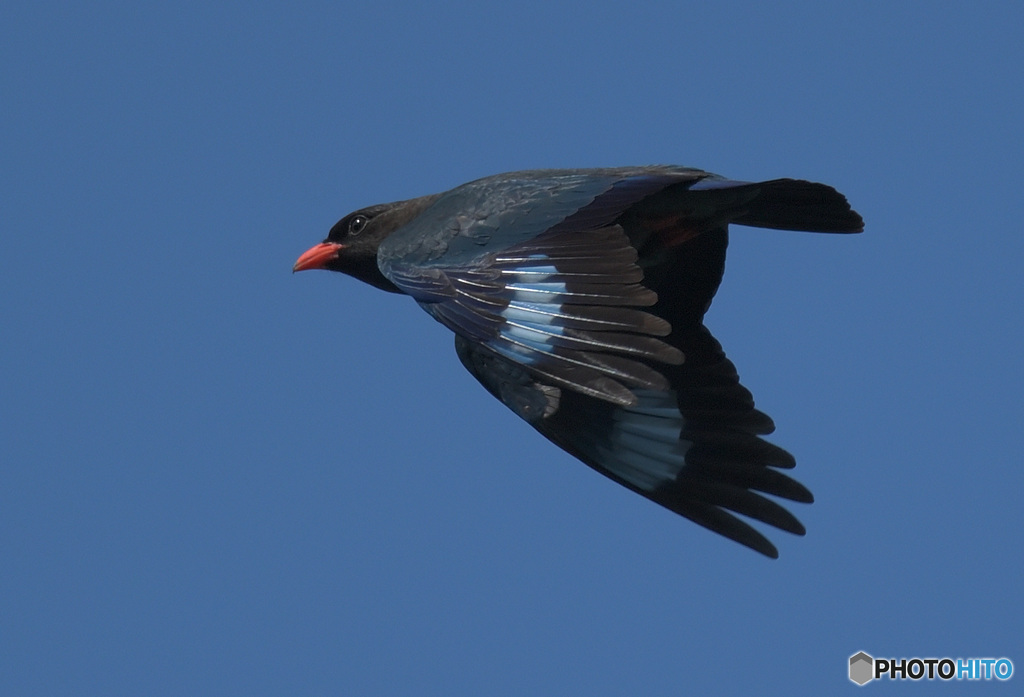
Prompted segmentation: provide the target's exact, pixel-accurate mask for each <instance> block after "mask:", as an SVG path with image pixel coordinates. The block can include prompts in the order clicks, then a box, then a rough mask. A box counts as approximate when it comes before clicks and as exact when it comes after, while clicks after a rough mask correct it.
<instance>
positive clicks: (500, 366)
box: [293, 165, 864, 558]
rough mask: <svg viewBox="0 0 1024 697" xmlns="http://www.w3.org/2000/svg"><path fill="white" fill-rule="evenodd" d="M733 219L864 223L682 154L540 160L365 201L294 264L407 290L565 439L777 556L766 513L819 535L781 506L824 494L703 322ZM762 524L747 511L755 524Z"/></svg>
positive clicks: (493, 385)
mask: <svg viewBox="0 0 1024 697" xmlns="http://www.w3.org/2000/svg"><path fill="white" fill-rule="evenodd" d="M730 224H736V225H744V226H751V227H757V228H770V229H783V230H794V231H806V232H822V233H857V232H862V231H863V229H864V222H863V219H862V218H861V216H860V215H859V214H857V213H856V212H855V211H854V210H853V209H852V208H851V206H850V204H849V203H848V202H847V199H846V198H845V197H844V196H843V195H842V194H840V193H839V192H838V191H836V190H835V189H834V188H832V187H830V186H827V185H825V184H819V183H814V182H809V181H804V180H798V179H773V180H769V181H762V182H746V181H736V180H732V179H727V178H725V177H722V176H719V175H716V174H712V173H710V172H706V171H703V170H700V169H694V168H689V167H681V166H674V165H652V166H640V167H617V168H600V169H538V170H527V171H520V172H508V173H504V174H498V175H494V176H489V177H484V178H482V179H477V180H475V181H471V182H469V183H466V184H463V185H461V186H458V187H456V188H454V189H451V190H450V191H446V192H444V193H439V194H432V195H428V196H421V197H419V198H412V199H408V200H403V201H397V202H394V203H386V204H380V205H374V206H369V207H367V208H361V209H359V210H356V211H354V212H352V213H350V214H348V215H346V216H345V217H343V218H342V219H341V220H340V221H338V222H337V223H336V224H335V225H334V226H333V227H332V228H331V229H330V232H329V234H328V235H327V238H326V239H325V240H324V241H323V242H322V243H320V244H317V245H315V246H313V247H312V248H310V249H309V250H308V251H306V252H305V253H303V254H302V255H301V256H300V257H299V258H298V260H297V261H296V262H295V265H294V267H293V272H295V271H305V270H309V269H324V270H329V271H338V272H341V273H344V274H347V275H349V276H352V277H354V278H356V279H359V280H360V281H363V282H365V283H368V284H370V285H372V286H375V287H376V288H379V289H381V290H384V291H387V292H390V293H402V294H405V295H409V296H411V297H412V298H413V300H415V301H416V302H417V303H418V304H419V305H420V306H421V307H422V308H423V309H424V310H426V312H427V313H428V314H430V315H431V316H432V317H433V318H434V319H435V320H437V321H438V322H440V323H441V324H443V325H444V326H446V327H447V328H448V329H450V330H451V331H452V332H454V334H455V350H456V354H457V355H458V358H459V359H460V361H461V362H462V364H463V365H464V366H465V368H466V369H467V370H468V371H469V372H470V374H472V375H473V377H474V378H476V379H477V380H478V381H479V382H480V384H481V385H483V387H484V388H485V389H486V390H487V391H488V392H490V393H491V394H492V395H493V396H494V397H496V398H497V399H498V400H500V401H501V402H502V403H504V404H505V406H507V407H508V408H509V409H510V410H512V411H513V412H514V413H515V414H516V415H517V416H519V417H520V418H521V419H523V420H524V421H526V422H527V423H528V424H530V426H532V427H533V428H534V429H536V430H537V431H539V432H540V433H541V434H542V435H543V436H545V437H546V438H547V439H548V440H550V441H551V442H553V443H554V444H555V445H557V446H558V447H560V448H562V449H563V450H565V451H566V452H568V453H570V454H571V455H573V456H575V457H576V458H578V459H579V460H581V461H582V462H583V463H585V464H586V465H588V466H590V467H591V468H593V469H594V470H596V471H598V472H600V473H601V474H603V475H605V476H606V477H608V478H609V479H611V480H613V481H615V482H617V483H619V484H621V485H622V486H625V487H626V488H628V489H631V490H632V491H634V492H636V493H638V494H640V495H641V496H644V497H645V498H647V499H649V500H651V501H653V502H655V503H658V504H660V505H661V506H664V507H665V508H667V509H669V510H670V511H673V512H675V513H677V514H679V515H681V516H683V517H685V518H687V519H689V520H691V521H693V522H694V523H697V524H699V525H701V526H703V527H705V528H707V529H709V530H711V531H713V532H715V533H718V534H720V535H722V536H724V537H726V538H729V539H731V540H733V541H735V542H738V543H740V544H742V545H745V546H747V547H749V548H750V549H753V550H755V551H757V552H759V553H761V554H763V555H765V556H767V557H771V558H777V557H778V549H777V548H776V547H775V545H774V544H773V543H772V542H771V541H769V540H768V538H767V537H766V536H765V535H764V534H763V533H762V532H761V531H760V530H758V529H757V528H755V527H754V525H752V523H753V522H755V521H756V522H758V523H760V524H765V525H768V526H772V527H774V528H777V529H779V530H783V531H786V532H789V533H793V534H795V535H804V534H805V532H806V530H805V528H804V526H803V524H801V523H800V521H799V520H797V518H796V517H795V516H794V515H793V514H792V513H791V512H790V511H789V510H787V509H786V508H785V507H783V506H782V505H781V504H780V503H778V502H777V501H776V500H775V499H785V500H788V501H792V502H799V503H811V502H813V500H814V498H813V496H812V494H811V492H810V491H809V490H808V489H807V488H806V487H805V486H804V485H802V484H800V483H799V482H797V481H796V480H795V479H793V478H792V477H790V476H788V475H787V474H785V473H784V472H783V471H784V470H789V469H791V468H793V467H794V466H795V464H796V460H795V459H794V457H793V456H792V455H791V454H790V453H789V452H787V451H786V450H784V449H782V448H781V447H779V446H777V445H774V444H773V443H770V442H768V441H766V440H764V439H763V438H762V436H765V435H767V434H770V433H772V432H773V431H774V430H775V424H774V422H773V421H772V419H771V418H770V417H769V416H768V415H767V414H765V413H763V412H761V411H759V410H758V409H756V408H755V406H754V400H753V396H752V395H751V393H750V392H749V390H747V389H746V388H745V387H743V386H742V385H741V384H740V380H739V376H738V374H737V371H736V368H735V366H734V365H733V363H732V362H731V361H730V360H729V359H728V358H726V356H725V353H724V351H723V349H722V347H721V345H720V344H719V343H718V341H717V340H716V339H715V338H714V337H713V336H712V334H711V332H710V331H709V330H708V329H707V328H706V327H705V325H704V315H705V313H706V312H707V310H708V307H709V306H710V304H711V300H712V298H713V296H714V295H715V292H716V291H717V289H718V286H719V284H720V282H721V280H722V275H723V272H724V268H725V253H726V246H727V244H728V226H729V225H730ZM748 521H749V522H748Z"/></svg>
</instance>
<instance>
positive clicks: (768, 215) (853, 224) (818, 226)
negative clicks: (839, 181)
mask: <svg viewBox="0 0 1024 697" xmlns="http://www.w3.org/2000/svg"><path fill="white" fill-rule="evenodd" d="M751 186H752V187H756V188H757V194H756V195H755V196H754V197H753V198H752V199H750V200H749V201H748V202H747V203H746V204H745V205H744V206H743V208H744V211H743V213H742V214H741V215H739V216H737V217H735V218H733V220H732V222H734V223H737V224H739V225H751V226H753V227H764V228H774V229H780V230H802V231H805V232H862V231H863V230H864V220H863V219H862V218H861V217H860V215H858V214H857V212H856V211H854V210H853V209H852V208H850V204H849V202H847V200H846V197H845V196H843V195H842V194H841V193H839V192H838V191H836V190H835V189H833V188H832V187H831V186H827V185H825V184H817V183H815V182H808V181H803V180H800V179H773V180H771V181H766V182H761V183H759V184H752V185H751Z"/></svg>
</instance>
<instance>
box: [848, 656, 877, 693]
mask: <svg viewBox="0 0 1024 697" xmlns="http://www.w3.org/2000/svg"><path fill="white" fill-rule="evenodd" d="M874 672H875V659H873V658H872V657H871V656H869V655H867V654H866V653H864V652H863V651H859V652H857V653H855V654H853V655H852V656H850V680H852V681H854V682H855V683H857V684H858V685H865V684H867V683H868V682H869V681H871V680H872V679H873V678H874V675H873V674H874Z"/></svg>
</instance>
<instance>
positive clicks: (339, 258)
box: [292, 196, 437, 293]
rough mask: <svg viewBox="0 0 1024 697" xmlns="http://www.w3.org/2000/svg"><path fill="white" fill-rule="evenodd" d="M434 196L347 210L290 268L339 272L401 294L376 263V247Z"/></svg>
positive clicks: (431, 201)
mask: <svg viewBox="0 0 1024 697" xmlns="http://www.w3.org/2000/svg"><path fill="white" fill-rule="evenodd" d="M436 199H437V196H423V197H420V198H414V199H409V200H408V201H397V202H395V203H382V204H379V205H376V206H370V207H368V208H361V209H359V210H357V211H355V212H352V213H349V214H348V215H346V216H345V217H344V218H342V219H341V220H339V221H338V222H337V223H335V225H334V227H332V228H331V231H330V232H329V233H328V235H327V239H325V240H324V241H323V242H321V243H320V244H318V245H315V246H313V247H311V248H310V249H308V250H306V251H305V252H304V253H303V254H302V255H301V256H300V257H299V258H298V260H297V261H296V262H295V266H293V267H292V271H293V272H294V271H307V270H309V269H324V270H326V271H340V272H342V273H345V274H348V275H349V276H352V277H354V278H358V279H359V280H360V281H364V282H365V283H369V284H370V285H372V286H376V287H377V288H381V289H383V290H387V291H390V292H392V293H400V292H401V291H400V290H398V288H396V287H395V285H394V284H393V283H392V282H391V281H389V280H388V279H387V278H386V277H385V276H384V274H382V273H381V271H380V268H379V267H378V266H377V249H378V248H379V247H380V244H381V242H383V241H384V240H385V239H386V238H387V237H388V235H390V234H391V233H393V232H394V231H395V230H397V229H399V228H400V227H402V226H403V225H405V224H406V223H408V222H409V221H410V220H412V219H413V218H415V217H416V216H417V215H419V214H420V213H422V212H423V211H424V210H425V209H426V208H427V207H428V206H429V205H430V204H431V203H433V202H434V201H435V200H436Z"/></svg>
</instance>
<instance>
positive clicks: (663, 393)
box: [456, 326, 813, 557]
mask: <svg viewBox="0 0 1024 697" xmlns="http://www.w3.org/2000/svg"><path fill="white" fill-rule="evenodd" d="M674 343H677V344H678V345H680V346H681V347H682V348H683V350H684V351H685V353H686V362H685V363H682V364H680V365H674V366H671V367H670V368H669V369H667V370H666V371H665V373H666V377H667V380H668V384H667V385H666V386H664V387H659V388H642V389H637V390H635V394H636V397H637V399H636V401H635V403H633V404H628V405H624V404H613V403H610V402H609V401H606V400H603V399H597V398H594V397H592V396H589V395H587V394H584V393H580V392H577V391H572V390H563V389H560V387H559V386H558V384H555V383H553V382H551V381H547V380H545V379H544V378H543V377H538V376H537V375H536V374H535V373H533V372H530V371H527V370H524V369H523V367H522V366H521V365H520V364H519V363H517V362H514V361H509V360H508V359H507V358H505V357H504V356H502V355H499V354H497V353H495V352H494V351H493V350H491V349H490V348H488V347H486V346H484V345H480V344H476V343H474V342H472V341H468V340H466V339H463V338H461V337H457V338H456V350H457V351H458V354H459V357H460V359H461V360H462V362H463V364H464V365H465V366H466V368H467V369H468V370H469V371H470V372H471V373H472V374H473V376H474V377H476V379H477V380H479V381H480V383H481V384H483V386H484V387H486V388H487V389H488V391H490V392H491V393H492V394H493V395H494V396H495V397H497V398H498V399H500V400H501V401H502V402H503V403H505V405H506V406H508V407H509V408H510V409H511V410H512V411H514V412H515V413H516V414H517V415H519V416H520V417H521V418H523V419H525V420H526V421H527V422H529V423H530V424H531V425H532V426H533V427H534V428H536V429H537V430H538V431H540V432H541V433H542V434H543V435H544V436H546V437H547V438H548V439H549V440H551V441H552V442H554V443H555V444H556V445H558V446H559V447H561V448H562V449H564V450H566V451H567V452H569V453H571V454H572V455H574V456H576V457H578V458H579V459H580V460H582V461H583V462H585V463H586V464H588V465H590V466H591V467H592V468H594V469H595V470H597V471H598V472H601V473H602V474H604V475H606V476H608V477H610V478H611V479H613V480H615V481H617V482H619V483H620V484H622V485H624V486H626V487H628V488H630V489H632V490H633V491H636V492H637V493H639V494H641V495H642V496H645V497H646V498H648V499H650V500H652V501H654V502H656V503H659V504H661V505H662V506H664V507H666V508H668V509H669V510H671V511H674V512H676V513H678V514H680V515H682V516H684V517H686V518H689V519H690V520H692V521H694V522H696V523H698V524H700V525H702V526H704V527H706V528H708V529H710V530H713V531H714V532H717V533H719V534H721V535H724V536H725V537H728V538H730V539H732V540H735V541H736V542H739V543H741V544H743V545H746V546H747V547H750V548H751V549H754V550H756V551H758V552H761V553H762V554H765V555H767V556H769V557H777V556H778V552H777V550H776V548H775V546H774V545H773V544H772V543H771V542H769V541H768V539H767V538H765V536H764V535H762V534H761V533H760V532H758V531H757V530H756V529H755V528H754V527H752V526H751V525H749V524H748V523H747V522H745V521H744V520H742V519H741V518H739V517H737V515H736V514H740V515H743V516H746V517H748V518H752V519H755V520H758V521H761V522H764V523H767V524H769V525H772V526H775V527H777V528H780V529H782V530H786V531H788V532H791V533H795V534H799V535H802V534H803V533H804V528H803V526H802V525H801V524H800V522H799V521H798V520H797V519H796V518H795V517H793V515H792V514H791V513H789V511H787V510H786V509H784V508H782V507H781V506H780V505H779V504H777V503H775V502H774V501H772V500H771V499H769V498H767V497H766V496H764V495H762V494H771V495H774V496H778V497H781V498H785V499H790V500H793V501H801V502H807V503H809V502H811V501H812V500H813V499H812V496H811V494H810V492H809V491H808V490H807V489H806V488H804V487H803V486H802V485H801V484H799V483H798V482H796V481H794V480H793V479H791V478H790V477H788V476H786V475H785V474H783V473H781V472H780V471H779V469H788V468H791V467H793V465H794V460H793V458H792V456H791V455H790V454H789V453H787V452H786V451H784V450H782V449H781V448H778V447H777V446H774V445H772V444H770V443H768V442H766V441H764V440H762V439H761V438H759V437H758V436H759V435H761V434H765V433H769V432H771V431H772V430H774V425H773V424H772V421H771V419H770V418H768V416H766V415H765V414H763V413H761V412H759V411H757V410H756V409H754V404H753V399H752V397H751V395H750V392H748V391H747V390H746V389H745V388H744V387H743V386H742V385H740V383H739V378H738V376H737V374H736V369H735V367H734V366H733V364H732V362H731V361H729V360H728V359H727V358H726V357H725V354H724V353H723V352H722V349H721V346H720V345H719V344H718V342H717V341H715V339H714V338H713V337H712V336H711V334H710V332H708V331H707V329H705V328H704V327H703V326H700V327H697V328H695V329H693V330H691V331H690V332H688V334H687V336H685V337H674Z"/></svg>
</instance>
